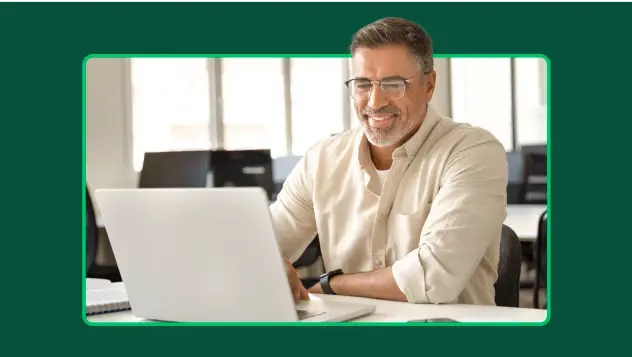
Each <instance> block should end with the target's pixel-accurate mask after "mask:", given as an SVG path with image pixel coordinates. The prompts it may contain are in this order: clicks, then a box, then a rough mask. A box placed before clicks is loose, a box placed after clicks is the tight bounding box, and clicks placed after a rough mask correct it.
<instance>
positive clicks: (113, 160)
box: [86, 58, 450, 191]
mask: <svg viewBox="0 0 632 357" xmlns="http://www.w3.org/2000/svg"><path fill="white" fill-rule="evenodd" d="M435 63H436V70H437V88H436V91H435V95H434V97H433V100H432V103H433V104H434V106H435V107H436V108H437V110H438V111H439V112H440V113H441V114H443V115H448V116H449V114H450V105H449V91H450V88H449V77H448V72H447V71H448V64H447V63H448V60H447V59H444V58H440V59H437V60H436V62H435ZM126 73H128V68H127V67H126V64H125V60H123V59H116V58H107V59H105V58H94V59H90V60H89V61H88V63H87V71H86V77H87V78H86V79H87V91H86V101H87V108H86V113H87V118H86V151H87V152H86V161H87V163H86V170H87V173H86V175H87V180H88V184H89V185H90V189H91V190H92V191H94V189H97V188H114V187H116V188H128V187H135V186H136V182H137V174H136V172H135V171H134V169H133V165H132V150H131V144H132V143H131V138H132V135H131V127H132V124H131V118H130V114H129V110H128V104H129V103H128V102H127V101H128V93H129V80H128V78H127V77H126Z"/></svg>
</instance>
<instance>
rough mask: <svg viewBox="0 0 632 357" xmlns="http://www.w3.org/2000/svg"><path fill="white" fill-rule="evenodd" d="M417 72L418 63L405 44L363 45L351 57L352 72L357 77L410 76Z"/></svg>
mask: <svg viewBox="0 0 632 357" xmlns="http://www.w3.org/2000/svg"><path fill="white" fill-rule="evenodd" d="M417 72H418V67H417V63H416V62H415V60H414V58H413V56H412V55H411V53H410V51H409V50H408V48H406V47H405V46H403V45H388V46H380V47H377V48H366V47H361V48H358V49H356V51H355V53H354V54H353V57H352V58H351V74H352V77H356V78H357V77H366V78H370V79H380V78H386V77H392V76H402V77H409V76H413V75H415V74H416V73H417Z"/></svg>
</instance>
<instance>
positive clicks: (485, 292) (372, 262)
mask: <svg viewBox="0 0 632 357" xmlns="http://www.w3.org/2000/svg"><path fill="white" fill-rule="evenodd" d="M507 175H508V173H507V159H506V152H505V149H504V147H503V146H502V144H501V143H500V142H499V141H498V140H497V139H496V138H495V137H494V136H493V135H491V134H490V133H489V132H488V131H486V130H484V129H481V128H477V127H473V126H470V125H468V124H463V123H457V122H454V121H453V120H451V119H449V118H445V117H441V116H440V115H438V114H437V112H436V111H435V110H434V109H433V108H432V107H429V110H428V113H427V115H426V118H425V119H424V122H423V124H422V125H421V126H420V128H419V130H418V131H417V133H415V134H414V136H413V137H412V138H411V139H410V140H408V141H407V142H406V143H405V144H403V145H402V146H400V147H399V148H398V149H396V150H395V152H394V153H393V164H392V166H391V169H390V171H389V173H388V176H387V177H386V181H385V182H384V186H383V187H380V186H379V179H378V176H377V172H376V169H375V166H374V165H373V163H372V161H371V158H370V154H369V149H368V142H367V140H366V137H365V136H364V132H363V129H362V128H361V127H359V128H356V129H352V130H349V131H347V132H345V133H343V134H340V135H337V136H335V137H331V138H327V139H324V140H322V141H320V142H318V143H317V144H315V145H314V146H313V147H311V148H310V149H309V150H308V152H307V153H306V154H305V156H304V157H303V158H302V160H301V161H300V162H299V163H298V165H297V166H296V168H295V169H294V170H293V171H292V173H291V174H290V175H289V177H288V178H287V180H286V182H285V184H284V186H283V189H282V191H281V192H280V193H279V195H278V197H277V201H276V202H275V203H273V204H272V205H271V208H270V209H271V214H272V218H273V221H274V225H275V228H276V231H277V237H278V242H279V246H280V249H281V252H282V254H283V255H284V257H286V258H288V259H290V260H291V261H295V260H296V259H298V257H299V256H300V255H301V254H302V252H303V251H304V249H305V248H306V246H307V245H308V244H309V243H310V242H311V241H312V240H313V238H314V237H315V235H316V234H318V236H319V240H320V245H321V250H322V255H323V261H324V265H325V269H326V270H327V271H331V270H334V269H338V268H340V269H342V270H343V271H344V272H345V273H347V274H348V273H356V272H366V271H371V270H376V269H380V268H384V267H386V266H391V265H392V270H393V276H394V278H395V282H396V283H397V285H398V287H399V288H400V290H401V291H402V292H403V293H404V295H405V296H406V297H407V299H408V301H410V302H413V303H450V302H458V303H467V304H480V305H494V304H495V303H494V283H495V282H496V279H497V275H498V274H497V269H498V260H499V246H500V234H501V228H502V224H503V222H504V220H505V215H506V192H507V191H506V190H507Z"/></svg>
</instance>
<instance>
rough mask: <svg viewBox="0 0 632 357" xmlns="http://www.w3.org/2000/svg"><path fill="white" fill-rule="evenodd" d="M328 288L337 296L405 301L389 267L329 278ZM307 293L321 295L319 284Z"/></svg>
mask: <svg viewBox="0 0 632 357" xmlns="http://www.w3.org/2000/svg"><path fill="white" fill-rule="evenodd" d="M329 286H331V289H332V290H333V291H334V292H335V293H336V294H337V295H345V296H358V297H366V298H372V299H382V300H392V301H407V299H406V296H405V295H404V294H403V293H402V291H401V290H400V289H399V287H398V286H397V284H396V283H395V279H394V278H393V273H392V269H391V267H387V268H383V269H378V270H373V271H370V272H366V273H356V274H343V275H337V276H335V277H333V278H331V280H330V281H329ZM309 292H310V293H322V289H321V287H320V284H316V285H315V286H313V287H312V288H311V289H310V290H309Z"/></svg>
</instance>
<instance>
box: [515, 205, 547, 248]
mask: <svg viewBox="0 0 632 357" xmlns="http://www.w3.org/2000/svg"><path fill="white" fill-rule="evenodd" d="M544 211H546V205H507V218H506V219H505V225H507V226H509V227H510V228H511V229H513V230H514V231H515V232H516V234H517V235H518V238H520V240H522V241H527V242H532V241H535V240H536V238H537V237H538V224H539V220H540V216H541V215H542V213H543V212H544Z"/></svg>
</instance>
